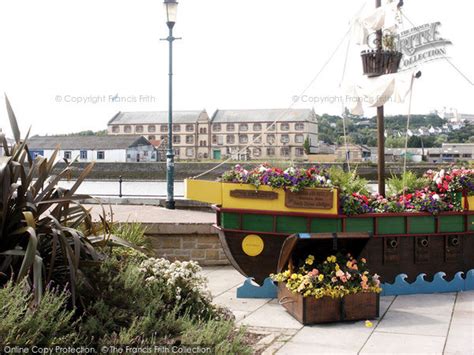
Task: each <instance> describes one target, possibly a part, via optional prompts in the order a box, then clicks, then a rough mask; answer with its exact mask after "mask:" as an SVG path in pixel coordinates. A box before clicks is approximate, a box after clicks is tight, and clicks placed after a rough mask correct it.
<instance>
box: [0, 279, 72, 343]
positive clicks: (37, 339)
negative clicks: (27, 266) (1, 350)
mask: <svg viewBox="0 0 474 355" xmlns="http://www.w3.org/2000/svg"><path fill="white" fill-rule="evenodd" d="M69 296H70V295H69V294H68V293H67V292H65V291H63V292H58V291H55V290H51V289H47V290H46V292H45V293H44V295H43V299H42V301H41V302H40V303H39V304H38V305H37V306H35V307H33V306H32V303H33V298H32V294H31V292H29V290H28V284H27V283H26V282H25V281H23V282H21V283H18V284H14V283H12V282H8V283H7V284H6V285H5V286H4V287H2V288H0V305H1V307H0V344H2V345H19V346H28V345H38V346H55V345H64V344H71V343H74V342H75V341H76V339H77V333H76V331H75V326H76V325H77V322H76V321H73V316H74V311H71V310H68V309H67V303H68V298H69Z"/></svg>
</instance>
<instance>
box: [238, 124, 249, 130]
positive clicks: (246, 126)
mask: <svg viewBox="0 0 474 355" xmlns="http://www.w3.org/2000/svg"><path fill="white" fill-rule="evenodd" d="M239 130H241V131H248V130H249V125H248V124H247V123H241V124H240V125H239Z"/></svg>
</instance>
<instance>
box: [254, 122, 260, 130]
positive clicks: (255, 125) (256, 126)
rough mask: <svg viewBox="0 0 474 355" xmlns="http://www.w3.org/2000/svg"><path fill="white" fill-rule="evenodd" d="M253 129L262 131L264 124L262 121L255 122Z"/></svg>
mask: <svg viewBox="0 0 474 355" xmlns="http://www.w3.org/2000/svg"><path fill="white" fill-rule="evenodd" d="M253 130H254V131H261V130H262V125H261V124H260V123H254V124H253Z"/></svg>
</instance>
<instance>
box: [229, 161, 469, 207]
mask: <svg viewBox="0 0 474 355" xmlns="http://www.w3.org/2000/svg"><path fill="white" fill-rule="evenodd" d="M222 181H223V182H226V183H239V184H250V185H252V186H254V187H255V188H256V189H258V188H260V187H261V186H269V187H271V188H272V189H283V190H287V191H291V192H299V191H302V190H304V189H306V188H336V189H338V190H339V207H340V211H339V212H340V213H342V214H345V215H360V214H366V213H391V212H393V213H403V212H427V213H431V214H434V215H436V214H438V213H439V212H450V211H463V209H464V208H465V205H464V203H463V199H462V197H463V196H464V197H468V196H471V195H474V169H464V168H450V169H447V170H445V169H442V170H440V171H433V170H429V171H427V172H426V173H425V174H424V175H423V176H422V177H420V178H417V177H415V176H414V174H412V173H410V172H409V173H407V174H405V175H403V176H402V177H392V178H391V179H388V181H387V183H388V186H389V192H390V193H389V194H387V196H381V195H378V194H370V193H369V189H368V186H367V181H366V180H365V179H362V178H360V177H358V176H357V174H356V173H355V172H353V173H346V172H343V171H342V170H340V169H335V168H331V169H329V170H326V169H321V168H319V167H312V168H309V169H302V168H295V167H290V168H287V169H285V170H283V169H280V168H276V167H272V166H270V165H269V164H262V165H260V166H258V167H256V168H255V169H252V170H246V169H244V168H243V167H242V166H241V165H236V166H235V167H234V168H233V169H232V170H230V171H228V172H226V173H224V174H223V176H222Z"/></svg>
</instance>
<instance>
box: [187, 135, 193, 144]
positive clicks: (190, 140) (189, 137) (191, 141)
mask: <svg viewBox="0 0 474 355" xmlns="http://www.w3.org/2000/svg"><path fill="white" fill-rule="evenodd" d="M193 143H194V136H192V135H190V134H189V135H187V136H186V144H193Z"/></svg>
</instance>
